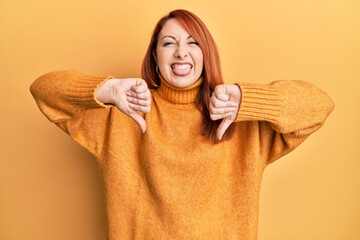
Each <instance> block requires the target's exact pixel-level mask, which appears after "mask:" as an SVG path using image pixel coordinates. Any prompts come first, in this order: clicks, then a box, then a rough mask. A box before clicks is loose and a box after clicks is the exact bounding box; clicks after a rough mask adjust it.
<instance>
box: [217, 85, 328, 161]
mask: <svg viewBox="0 0 360 240" xmlns="http://www.w3.org/2000/svg"><path fill="white" fill-rule="evenodd" d="M225 86H230V87H225V88H228V89H227V90H224V91H223V92H224V93H226V92H227V93H232V92H234V93H237V96H238V98H239V99H237V102H238V103H240V104H239V108H237V109H236V110H233V112H232V113H229V112H231V111H230V110H231V109H230V108H229V107H227V109H228V110H227V113H225V114H228V115H229V116H224V117H225V118H224V120H223V122H225V121H226V118H228V121H235V122H239V121H258V122H259V131H260V132H259V134H260V141H261V143H260V144H261V146H262V152H263V154H265V155H266V156H265V157H266V159H267V161H266V162H267V163H270V162H272V161H274V160H276V159H277V158H279V157H281V156H283V155H284V154H286V153H288V152H290V151H291V150H293V149H294V148H295V147H296V146H298V145H299V144H300V143H301V142H303V141H304V140H305V139H306V138H307V137H308V136H309V135H310V134H311V133H313V132H314V131H316V130H317V129H319V128H320V127H321V126H322V125H323V123H324V122H325V119H326V118H327V116H328V115H329V114H330V113H331V111H332V110H333V108H334V103H333V101H332V100H331V99H330V98H329V96H328V95H327V94H326V93H324V92H323V91H321V90H320V89H318V88H317V87H315V86H314V85H312V84H310V83H307V82H305V81H298V80H294V81H275V82H272V83H270V84H252V83H239V84H238V86H239V87H240V89H239V88H237V87H235V86H234V85H225ZM215 90H216V89H215ZM214 92H215V91H214ZM218 95H220V94H218ZM232 95H234V94H232ZM233 102H235V103H236V101H233ZM228 105H230V104H228ZM223 109H224V108H223Z"/></svg>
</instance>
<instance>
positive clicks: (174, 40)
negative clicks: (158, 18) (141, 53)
mask: <svg viewBox="0 0 360 240" xmlns="http://www.w3.org/2000/svg"><path fill="white" fill-rule="evenodd" d="M154 57H155V60H156V63H157V65H158V66H159V70H160V73H161V75H162V76H163V78H164V79H165V81H167V82H168V83H169V84H171V85H173V86H175V87H179V88H186V87H189V86H191V85H192V84H193V83H195V82H196V80H198V79H199V77H200V75H201V73H202V71H203V53H202V51H201V49H200V47H199V45H198V43H197V42H196V41H195V40H194V39H193V38H192V37H191V36H190V35H189V33H188V32H187V31H186V30H185V29H184V28H183V27H182V26H181V25H180V24H179V22H178V21H177V20H176V19H169V20H168V21H167V22H166V23H165V25H164V26H163V28H162V29H161V31H160V33H159V36H158V42H157V46H156V53H154Z"/></svg>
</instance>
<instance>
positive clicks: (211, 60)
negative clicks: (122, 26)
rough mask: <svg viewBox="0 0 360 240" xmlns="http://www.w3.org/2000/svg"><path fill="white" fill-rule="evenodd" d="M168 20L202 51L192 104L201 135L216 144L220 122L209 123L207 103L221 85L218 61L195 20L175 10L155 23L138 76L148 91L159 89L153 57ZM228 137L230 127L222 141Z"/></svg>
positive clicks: (209, 39) (207, 35)
mask: <svg viewBox="0 0 360 240" xmlns="http://www.w3.org/2000/svg"><path fill="white" fill-rule="evenodd" d="M169 19H176V20H177V21H178V22H179V23H180V25H181V26H182V27H183V28H184V29H185V30H186V31H187V32H188V33H189V34H190V35H191V37H192V38H193V39H194V40H195V41H197V42H198V44H199V47H200V49H201V50H202V53H203V59H204V69H203V72H202V78H203V82H202V84H201V88H200V92H199V95H198V98H197V101H196V104H197V106H198V107H199V109H200V110H201V111H202V113H203V127H202V129H201V134H202V135H203V136H205V137H207V138H209V139H210V140H211V141H213V142H217V141H218V140H217V138H216V131H217V128H218V126H219V125H220V123H221V120H217V121H213V120H211V119H210V113H209V103H210V97H211V94H212V92H213V91H214V88H215V87H216V86H217V85H219V84H223V78H222V74H221V67H220V57H219V52H218V49H217V47H216V44H215V41H214V39H213V38H212V36H211V34H210V32H209V30H208V29H207V28H206V26H205V24H204V23H203V22H202V21H201V19H200V18H199V17H197V16H196V15H195V14H193V13H191V12H189V11H187V10H183V9H178V10H174V11H171V12H170V13H169V14H168V15H166V16H164V17H163V18H161V19H160V20H159V21H158V23H157V24H156V26H155V29H154V32H153V34H152V36H151V40H150V44H149V47H148V49H147V51H146V54H145V57H144V60H143V63H142V69H141V76H142V78H143V79H144V80H145V81H146V82H147V84H148V86H149V88H157V87H158V86H159V85H160V78H159V75H158V73H157V72H156V61H155V58H154V56H153V53H154V52H155V51H156V45H157V41H158V36H159V33H160V31H161V29H162V28H163V26H164V25H165V23H166V22H167V21H168V20H169ZM232 134H233V125H230V127H229V128H228V129H227V130H226V132H225V134H224V135H223V138H222V139H229V138H230V137H231V136H232Z"/></svg>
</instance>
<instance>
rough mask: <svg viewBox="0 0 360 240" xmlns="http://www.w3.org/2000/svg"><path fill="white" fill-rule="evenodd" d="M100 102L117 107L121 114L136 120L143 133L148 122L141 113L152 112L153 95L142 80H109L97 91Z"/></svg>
mask: <svg viewBox="0 0 360 240" xmlns="http://www.w3.org/2000/svg"><path fill="white" fill-rule="evenodd" d="M95 95H96V98H97V100H99V101H100V102H103V103H106V104H113V105H115V106H116V107H117V108H118V109H119V110H120V111H121V112H123V113H125V114H126V115H128V116H129V117H131V118H132V119H134V120H135V122H136V123H137V124H138V125H139V126H140V128H141V130H142V132H145V130H146V122H145V120H144V118H143V117H142V116H141V115H140V114H139V112H143V113H148V112H150V105H151V93H150V90H149V88H148V86H147V84H146V82H145V80H143V79H141V78H124V79H109V80H107V81H106V82H104V83H103V84H102V85H101V86H99V87H98V89H97V90H96V93H95Z"/></svg>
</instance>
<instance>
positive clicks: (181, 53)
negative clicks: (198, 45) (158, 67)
mask: <svg viewBox="0 0 360 240" xmlns="http://www.w3.org/2000/svg"><path fill="white" fill-rule="evenodd" d="M188 54H189V53H188V50H187V49H186V47H185V46H183V45H179V46H178V47H177V49H176V51H175V57H176V58H185V57H187V56H188Z"/></svg>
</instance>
